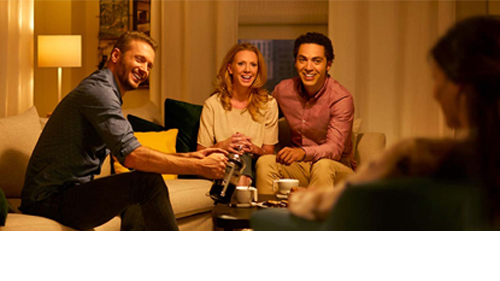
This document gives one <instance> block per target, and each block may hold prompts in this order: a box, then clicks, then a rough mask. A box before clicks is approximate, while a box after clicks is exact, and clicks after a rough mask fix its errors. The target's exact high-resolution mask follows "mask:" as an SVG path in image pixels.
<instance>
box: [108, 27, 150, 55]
mask: <svg viewBox="0 0 500 281" xmlns="http://www.w3.org/2000/svg"><path fill="white" fill-rule="evenodd" d="M132 41H142V42H145V43H147V44H149V46H151V48H153V51H155V52H156V49H158V44H157V43H156V42H155V41H154V40H153V39H152V38H151V37H149V36H148V35H146V34H144V33H142V32H139V31H127V32H125V33H123V34H122V35H121V36H120V37H119V38H118V41H116V44H115V46H114V47H113V49H114V48H118V49H119V50H120V51H121V52H122V53H125V52H127V51H128V50H129V49H130V42H132Z"/></svg>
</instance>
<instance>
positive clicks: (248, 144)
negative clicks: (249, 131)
mask: <svg viewBox="0 0 500 281" xmlns="http://www.w3.org/2000/svg"><path fill="white" fill-rule="evenodd" d="M251 140H252V138H251V137H247V136H245V135H244V134H241V133H236V134H234V135H232V136H230V137H229V138H227V139H226V140H224V141H221V142H219V143H217V146H218V147H220V148H223V149H225V150H227V151H229V152H232V153H238V154H243V153H249V152H251V151H252V141H251ZM240 146H241V147H242V149H241V151H239V152H238V151H237V149H238V148H239V147H240Z"/></svg>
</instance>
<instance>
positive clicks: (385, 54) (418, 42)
mask: <svg viewBox="0 0 500 281" xmlns="http://www.w3.org/2000/svg"><path fill="white" fill-rule="evenodd" d="M454 21H455V2H454V1H330V2H329V37H330V38H331V39H332V42H333V45H334V51H335V56H336V58H335V61H334V64H333V66H332V69H331V70H330V72H331V75H332V76H333V77H334V78H335V79H337V80H338V81H339V82H340V83H341V84H343V85H344V86H346V88H347V89H349V90H350V92H351V93H352V94H353V96H354V102H355V110H356V112H355V115H356V118H362V120H363V122H362V130H363V131H372V132H373V131H376V132H383V133H385V134H386V136H387V141H388V144H389V145H390V144H393V143H395V142H397V141H399V140H401V139H404V138H408V137H420V136H422V137H443V136H450V137H451V136H453V132H452V131H451V130H450V129H447V128H446V126H445V121H444V118H443V115H442V113H441V111H440V108H439V105H438V104H437V102H435V101H434V99H433V97H432V72H431V63H430V59H429V55H428V51H429V49H430V48H431V47H432V45H433V44H434V43H435V41H436V40H437V39H438V37H439V36H440V35H442V34H443V33H444V32H445V31H446V30H447V28H448V27H450V26H451V25H452V24H453V23H454Z"/></svg>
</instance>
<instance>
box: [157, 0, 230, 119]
mask: <svg viewBox="0 0 500 281" xmlns="http://www.w3.org/2000/svg"><path fill="white" fill-rule="evenodd" d="M151 11H152V15H151V20H152V26H151V31H152V37H153V38H154V39H155V40H157V42H158V44H159V50H158V51H157V52H156V58H155V67H154V68H153V72H152V74H151V84H150V87H151V88H150V91H151V92H150V99H151V100H152V101H153V102H154V103H155V104H156V105H157V106H158V107H159V108H162V115H163V114H164V112H163V101H164V100H165V99H166V98H171V99H176V100H182V101H186V102H190V103H195V104H203V102H204V101H205V100H206V99H207V98H208V97H209V95H210V93H211V92H212V91H213V89H214V87H213V82H214V81H215V76H216V75H217V71H218V69H219V67H220V63H221V61H222V59H223V58H224V56H225V54H226V52H227V51H228V50H229V48H231V47H232V46H233V45H234V44H236V43H237V42H238V37H237V30H238V1H158V0H153V2H152V8H151ZM156 66H157V67H156Z"/></svg>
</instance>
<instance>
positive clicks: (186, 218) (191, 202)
mask: <svg viewBox="0 0 500 281" xmlns="http://www.w3.org/2000/svg"><path fill="white" fill-rule="evenodd" d="M165 112H167V114H166V115H165V116H164V120H163V122H161V121H160V120H161V115H160V110H159V109H158V108H157V107H156V106H155V105H154V104H152V103H148V104H146V105H144V106H141V107H139V108H136V109H126V110H124V115H125V116H127V117H128V118H129V121H131V120H132V118H130V117H135V118H136V121H137V120H139V121H141V122H143V123H148V124H149V125H152V126H156V127H155V129H153V130H172V129H177V130H178V134H177V136H176V139H175V144H174V146H175V148H176V151H177V152H186V150H193V148H195V147H196V133H195V132H197V127H196V126H199V114H200V113H201V106H199V105H192V104H188V103H184V102H179V101H175V100H169V99H167V100H166V101H165ZM46 121H47V119H46V118H40V117H39V115H38V112H37V111H36V108H35V107H32V108H30V109H29V110H27V111H26V112H24V113H22V114H19V115H17V116H12V117H6V118H0V189H1V190H2V191H3V193H4V194H5V197H6V198H7V201H8V203H9V205H10V210H9V213H8V215H7V218H6V221H5V225H4V226H0V231H2V230H3V231H5V230H52V231H55V230H73V229H72V228H70V227H67V226H64V225H62V224H60V223H58V222H56V221H53V220H51V219H47V218H43V217H38V216H32V215H26V214H22V213H20V212H19V210H18V207H19V205H20V203H21V199H20V196H21V190H22V186H23V181H24V173H25V171H26V168H27V164H28V161H29V157H30V155H31V152H32V151H33V148H34V146H35V144H36V141H37V139H38V137H39V135H40V133H41V131H42V129H43V126H44V124H45V123H46ZM179 122H180V123H179ZM186 122H187V123H188V124H186ZM279 122H280V129H281V130H283V134H282V135H281V133H280V135H281V136H280V140H281V139H286V138H287V137H286V134H287V132H286V129H283V128H286V121H284V119H280V121H279ZM159 123H163V124H162V125H160V124H159ZM131 124H132V126H133V128H134V131H140V130H139V128H138V126H137V122H131ZM134 125H135V126H134ZM143 127H144V126H143ZM354 127H355V128H354V130H353V140H354V141H355V143H356V145H355V147H356V150H355V159H356V161H357V162H358V166H359V165H361V164H363V163H365V162H367V161H368V160H370V159H371V158H373V157H374V156H375V155H377V154H379V153H381V152H382V151H383V150H384V149H385V144H386V140H385V135H384V134H382V133H367V132H359V127H360V120H357V121H356V122H355V126H354ZM193 142H194V144H193ZM112 173H115V166H114V163H113V161H112V159H110V158H109V157H108V158H107V159H106V161H105V162H104V164H103V166H102V169H101V173H100V175H98V176H97V177H103V176H108V175H111V174H112ZM165 182H166V185H167V186H168V188H169V192H170V199H171V203H172V207H173V210H174V213H175V216H176V218H177V222H178V225H179V229H180V230H182V231H187V230H213V228H214V227H213V222H212V216H211V210H212V208H213V201H212V200H211V199H210V198H209V197H208V196H207V195H206V194H207V192H208V190H209V189H210V186H211V184H212V182H211V181H210V180H206V179H199V178H196V177H192V176H191V177H189V176H188V177H179V178H176V177H174V178H166V179H165ZM120 223H121V220H120V218H119V217H118V216H117V217H115V218H114V219H112V220H111V221H109V222H107V223H105V224H103V225H101V226H98V227H96V228H94V229H93V230H97V231H105V230H119V229H120Z"/></svg>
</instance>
